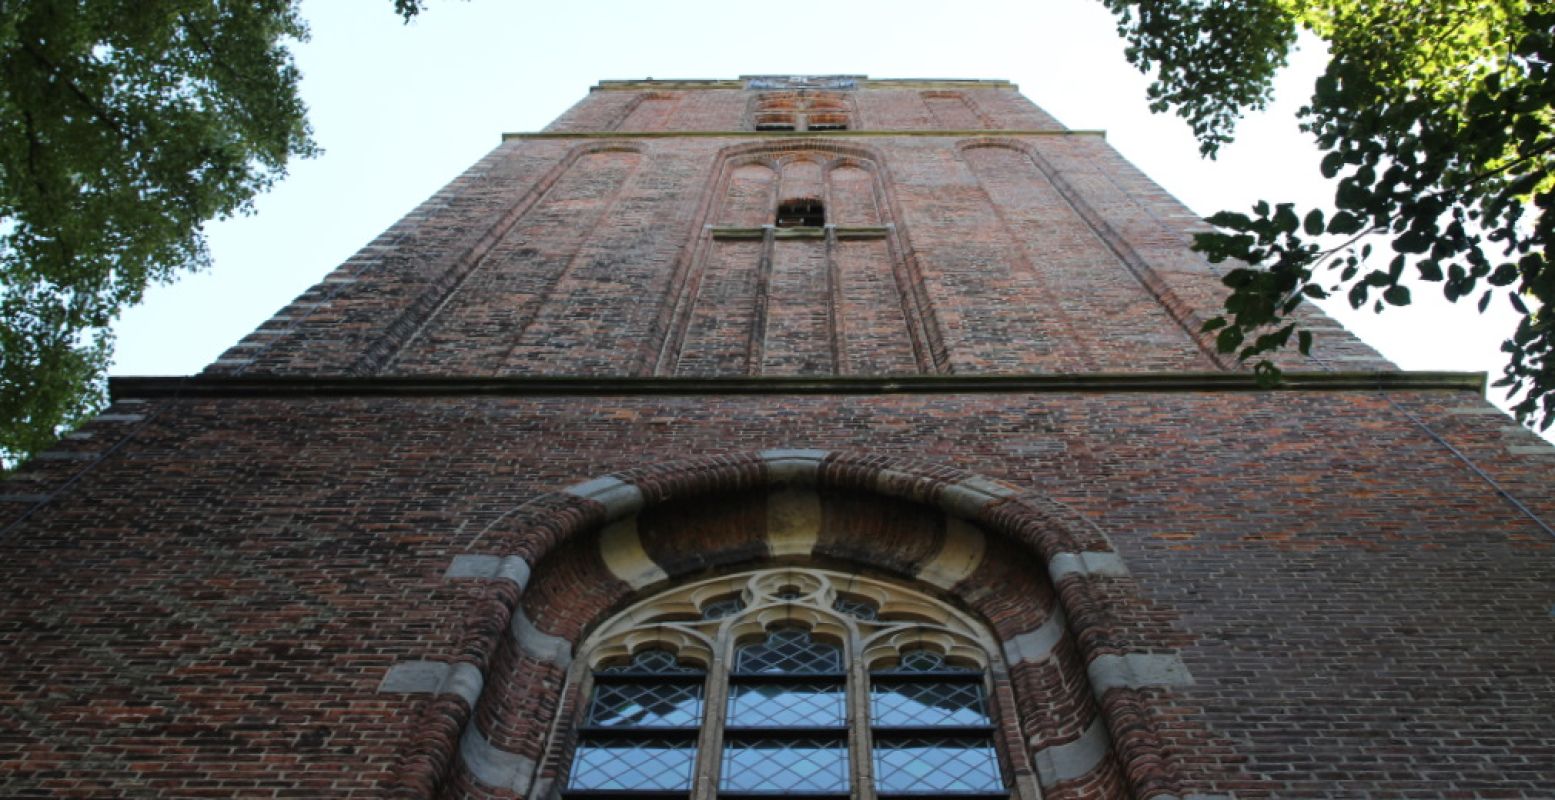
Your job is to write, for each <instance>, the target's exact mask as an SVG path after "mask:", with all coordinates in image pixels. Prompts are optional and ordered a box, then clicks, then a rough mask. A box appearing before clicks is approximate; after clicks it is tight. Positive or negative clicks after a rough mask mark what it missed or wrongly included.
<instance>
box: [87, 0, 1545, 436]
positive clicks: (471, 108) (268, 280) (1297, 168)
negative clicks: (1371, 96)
mask: <svg viewBox="0 0 1555 800" xmlns="http://www.w3.org/2000/svg"><path fill="white" fill-rule="evenodd" d="M430 5H431V7H430V8H429V9H428V10H427V11H425V12H424V13H423V14H422V15H421V17H420V18H418V19H417V20H416V21H415V22H413V23H412V24H410V25H408V26H407V25H404V24H402V23H401V22H400V21H399V18H398V17H397V16H395V15H394V13H393V11H392V5H391V2H390V0H307V1H306V2H304V3H303V16H304V17H305V18H306V19H307V20H308V22H309V24H310V25H311V27H312V32H313V35H312V39H311V41H309V42H307V43H305V44H302V45H299V46H297V47H296V48H295V52H296V56H297V63H298V66H299V67H300V68H301V70H302V72H303V74H304V76H305V77H304V79H303V84H302V92H303V98H304V99H305V101H306V102H307V104H308V106H309V109H310V114H309V117H310V119H311V120H312V123H313V126H314V132H315V137H316V139H317V141H318V143H319V144H320V145H321V146H322V147H323V148H324V150H325V153H324V155H322V156H320V157H319V158H316V159H312V160H309V161H302V162H297V163H295V164H294V165H293V167H292V169H291V175H290V176H289V177H288V178H287V179H286V180H285V181H284V182H282V183H281V184H280V185H279V186H277V187H276V188H275V189H273V190H272V191H271V192H270V193H268V194H267V195H265V196H262V197H260V198H259V199H258V200H257V201H256V203H255V213H254V214H252V215H250V216H247V217H240V218H236V219H232V220H227V221H223V222H217V223H213V224H211V225H210V226H209V228H208V233H209V237H210V243H211V249H212V254H213V256H214V261H215V265H214V267H213V268H212V269H211V270H209V271H207V272H204V273H200V274H197V275H189V276H185V277H183V278H182V279H181V280H179V281H178V282H177V283H176V284H174V285H172V286H167V287H157V288H154V289H153V290H152V291H151V292H150V293H149V295H148V297H147V300H146V302H145V303H144V304H143V305H141V306H139V307H137V308H134V309H131V310H130V311H128V312H126V313H125V314H124V317H123V319H122V320H121V321H120V324H119V325H118V326H117V327H116V330H117V333H118V337H119V343H118V352H117V357H116V359H115V365H114V368H113V370H112V372H113V374H115V375H184V374H192V373H195V372H198V371H199V370H200V369H201V368H202V367H204V365H205V364H206V363H208V362H209V361H211V360H212V359H214V358H215V357H216V356H217V355H219V354H220V353H221V352H222V351H223V350H224V349H226V348H227V347H229V346H230V345H232V344H233V343H235V342H236V341H237V340H238V339H239V338H241V337H242V336H243V335H244V334H246V333H247V332H249V331H250V330H252V329H254V328H255V327H257V326H258V325H259V323H260V322H261V321H262V320H264V319H265V318H267V317H269V316H270V315H271V314H273V313H275V312H276V310H277V309H279V308H280V307H281V306H283V305H285V304H286V303H288V302H289V301H290V300H291V299H292V298H293V297H295V296H296V295H298V294H300V293H301V292H302V291H303V290H305V289H306V288H307V287H308V286H310V285H312V284H313V283H315V282H317V281H318V280H319V279H320V278H321V277H323V275H324V274H325V273H327V272H328V271H330V270H331V269H333V268H335V267H336V266H337V265H338V264H339V263H340V262H342V261H344V260H345V259H346V258H348V257H349V256H350V255H351V254H352V253H353V252H354V251H355V250H356V249H357V248H359V247H361V246H363V245H365V244H367V243H368V242H369V241H370V240H371V239H372V238H373V237H374V236H376V235H377V234H378V233H380V232H382V231H383V230H384V229H385V228H387V227H388V226H389V225H390V224H392V223H393V222H394V221H395V220H397V219H398V218H399V217H400V216H402V215H403V214H404V213H406V212H407V211H409V210H410V209H412V208H414V207H415V206H416V205H417V204H418V203H420V202H421V201H422V200H424V199H426V198H427V197H428V196H429V195H431V194H432V193H433V192H435V191H436V190H437V189H438V188H439V187H441V186H442V185H443V184H445V183H447V182H448V181H450V180H452V179H453V178H454V177H456V176H457V175H458V174H459V173H461V172H462V171H464V170H465V169H466V168H468V167H469V166H470V165H471V164H473V163H474V162H475V161H476V160H477V159H479V158H480V157H481V156H482V155H484V154H485V153H486V152H487V151H489V150H490V149H491V148H492V147H495V146H496V145H497V144H498V142H499V141H500V137H501V134H502V133H503V132H504V131H533V130H539V129H540V128H542V127H544V126H545V125H546V124H547V123H549V122H550V121H551V120H552V119H554V118H555V117H556V116H557V115H559V114H561V113H562V112H563V111H564V110H566V109H567V108H568V107H569V106H571V105H572V104H573V103H575V102H576V101H577V100H579V99H580V98H582V97H583V96H584V95H585V94H586V93H587V92H588V88H589V87H590V86H592V85H593V84H595V83H596V82H598V81H600V80H604V79H627V78H647V77H653V78H660V79H667V78H734V77H738V76H739V75H747V74H857V75H868V76H870V77H872V78H915V77H951V78H984V79H990V78H1003V79H1007V80H1011V81H1014V82H1015V83H1017V84H1018V85H1019V86H1020V88H1021V91H1022V93H1024V94H1025V95H1026V96H1027V97H1029V98H1031V99H1032V100H1033V101H1035V102H1036V103H1037V104H1038V105H1040V106H1042V107H1043V108H1044V109H1046V110H1047V111H1048V112H1049V113H1050V114H1052V115H1054V116H1055V117H1057V118H1058V120H1059V121H1060V122H1062V123H1064V124H1065V125H1068V126H1069V127H1071V128H1086V129H1102V130H1105V131H1106V132H1107V140H1108V141H1109V142H1110V143H1111V144H1112V146H1113V147H1116V148H1117V149H1118V150H1120V151H1121V152H1122V153H1123V155H1124V156H1126V157H1127V158H1128V159H1129V160H1130V161H1132V162H1133V163H1135V164H1136V165H1138V166H1139V167H1140V168H1141V169H1143V170H1144V172H1145V173H1146V174H1148V175H1150V176H1151V177H1152V178H1154V179H1155V180H1156V181H1157V182H1158V183H1160V184H1161V185H1162V186H1164V187H1165V188H1166V189H1167V190H1168V191H1170V192H1171V193H1172V194H1174V195H1175V196H1176V197H1177V198H1178V199H1180V200H1182V201H1183V202H1184V203H1186V204H1187V205H1188V206H1189V207H1190V208H1192V209H1193V210H1194V211H1196V212H1198V213H1200V214H1205V215H1208V214H1211V213H1213V212H1215V211H1217V210H1220V209H1222V208H1232V209H1236V210H1245V209H1246V208H1247V207H1248V206H1250V205H1251V204H1252V203H1253V202H1255V201H1256V200H1258V199H1260V198H1262V199H1268V200H1270V201H1283V200H1294V201H1298V202H1302V203H1307V204H1312V203H1321V202H1323V201H1324V200H1326V199H1327V198H1328V197H1329V196H1330V195H1331V190H1329V189H1327V188H1325V187H1324V186H1323V185H1322V184H1321V183H1319V182H1318V181H1317V167H1316V165H1317V154H1316V150H1315V149H1314V148H1313V147H1312V146H1311V145H1310V144H1309V143H1308V141H1307V139H1306V137H1304V136H1303V135H1302V134H1300V132H1299V131H1298V130H1297V129H1296V122H1295V110H1296V109H1297V108H1298V107H1299V106H1300V105H1301V104H1302V102H1303V101H1304V100H1305V99H1306V98H1307V96H1308V95H1309V94H1310V87H1311V85H1312V78H1313V77H1315V76H1316V74H1317V73H1318V72H1319V71H1320V70H1321V66H1322V58H1321V53H1320V52H1316V45H1315V44H1309V45H1308V46H1307V47H1306V50H1305V51H1304V52H1301V53H1298V54H1297V56H1296V57H1295V58H1294V59H1293V64H1292V67H1291V68H1290V69H1288V70H1287V73H1286V75H1285V76H1284V77H1283V79H1282V81H1281V83H1280V84H1279V86H1278V87H1277V97H1276V101H1275V104H1274V105H1273V106H1272V107H1271V109H1270V110H1269V111H1268V112H1267V113H1264V114H1261V115H1258V116H1255V117H1251V118H1249V119H1247V120H1245V121H1244V122H1243V124H1242V125H1241V127H1240V128H1239V133H1238V141H1237V142H1236V143H1235V144H1234V145H1232V146H1230V147H1228V148H1226V149H1225V150H1223V152H1222V154H1221V156H1220V158H1219V160H1218V161H1214V162H1210V161H1204V160H1202V159H1201V158H1200V157H1199V156H1198V151H1197V145H1196V143H1195V142H1194V140H1193V139H1192V137H1191V136H1190V135H1189V132H1188V130H1187V127H1186V125H1184V124H1183V123H1182V122H1180V121H1179V120H1178V119H1177V118H1176V117H1172V116H1167V115H1152V114H1150V113H1149V111H1148V109H1147V108H1146V101H1145V86H1146V79H1145V78H1144V76H1142V75H1140V74H1139V73H1137V72H1135V71H1134V70H1133V69H1132V68H1131V67H1129V66H1128V64H1127V63H1126V62H1125V61H1124V59H1123V52H1122V51H1123V45H1122V43H1121V42H1120V40H1118V38H1117V36H1116V34H1115V31H1114V24H1113V21H1112V17H1111V15H1110V14H1109V13H1108V12H1107V11H1106V9H1104V8H1103V7H1102V5H1101V3H1100V2H1097V0H1024V2H1010V3H996V2H974V1H973V0H963V2H960V3H956V4H950V3H944V2H919V1H918V0H891V1H890V2H884V1H880V2H846V1H845V0H834V2H830V3H805V4H798V5H795V4H791V3H785V4H775V3H750V2H728V1H727V0H726V1H725V2H705V1H701V0H698V1H697V2H677V1H676V0H666V1H665V2H658V3H648V2H625V1H624V0H619V1H614V2H602V1H601V2H576V1H574V2H559V3H546V4H539V3H534V4H531V3H518V2H513V0H469V2H458V1H456V0H431V3H430ZM1414 296H1415V299H1416V304H1417V305H1416V306H1414V307H1411V308H1409V309H1390V310H1389V311H1388V312H1386V313H1385V314H1384V315H1381V316H1377V315H1374V314H1372V313H1371V312H1369V311H1367V312H1361V313H1357V312H1351V311H1349V309H1348V308H1347V307H1342V306H1341V307H1337V308H1335V307H1330V312H1331V313H1335V316H1337V317H1338V318H1339V319H1340V321H1341V322H1343V323H1344V324H1345V325H1346V326H1347V327H1349V328H1350V329H1351V330H1353V331H1355V332H1357V333H1358V334H1360V335H1361V336H1362V337H1363V338H1365V339H1366V340H1367V341H1369V342H1371V343H1372V345H1373V346H1375V347H1377V348H1378V349H1379V350H1381V351H1382V353H1383V354H1384V355H1386V356H1387V357H1388V358H1390V359H1392V360H1393V361H1394V362H1395V363H1398V364H1399V365H1400V366H1402V367H1404V368H1406V369H1445V370H1467V371H1488V372H1490V373H1491V377H1492V379H1494V378H1495V377H1496V376H1497V375H1499V373H1500V364H1501V355H1500V353H1499V352H1498V348H1499V345H1500V342H1501V340H1502V339H1504V338H1505V337H1506V336H1507V334H1508V333H1509V332H1510V330H1511V328H1512V326H1513V325H1515V317H1514V315H1513V314H1512V312H1511V310H1510V307H1509V306H1507V305H1506V304H1505V302H1504V301H1498V302H1497V303H1496V304H1495V306H1494V307H1493V309H1492V312H1491V313H1489V314H1487V315H1485V316H1484V317H1481V316H1480V315H1479V314H1477V313H1475V312H1474V310H1473V308H1472V304H1459V305H1457V306H1453V305H1450V304H1447V303H1445V302H1444V301H1443V302H1438V299H1439V298H1440V289H1439V287H1438V286H1434V285H1432V286H1426V287H1421V288H1418V289H1416V291H1415V292H1414ZM1552 431H1555V429H1552Z"/></svg>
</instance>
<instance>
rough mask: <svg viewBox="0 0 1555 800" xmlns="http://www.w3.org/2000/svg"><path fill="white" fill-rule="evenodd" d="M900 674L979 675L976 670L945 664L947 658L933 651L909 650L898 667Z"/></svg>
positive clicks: (903, 655)
mask: <svg viewBox="0 0 1555 800" xmlns="http://www.w3.org/2000/svg"><path fill="white" fill-rule="evenodd" d="M896 671H898V672H963V673H969V674H974V675H975V674H979V673H978V671H977V670H976V669H972V668H969V667H958V666H953V665H951V664H947V663H945V657H944V656H942V655H940V654H939V653H936V652H934V651H933V650H908V651H907V652H905V653H903V654H902V662H901V663H900V664H898V665H897V667H896Z"/></svg>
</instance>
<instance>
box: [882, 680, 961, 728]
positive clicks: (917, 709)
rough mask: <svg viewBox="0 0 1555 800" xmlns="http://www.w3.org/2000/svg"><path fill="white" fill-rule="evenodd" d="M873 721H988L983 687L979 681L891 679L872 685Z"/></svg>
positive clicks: (891, 724) (900, 724)
mask: <svg viewBox="0 0 1555 800" xmlns="http://www.w3.org/2000/svg"><path fill="white" fill-rule="evenodd" d="M870 706H871V707H872V709H873V712H874V713H873V717H874V723H875V724H876V725H879V726H881V727H887V728H909V727H921V726H929V725H987V724H988V712H987V709H986V708H985V707H984V704H983V687H982V686H981V685H979V684H976V683H964V682H947V683H939V682H924V681H910V682H906V681H900V682H899V681H890V680H884V679H881V678H878V677H877V678H876V679H875V681H874V686H872V687H870Z"/></svg>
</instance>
